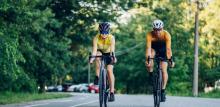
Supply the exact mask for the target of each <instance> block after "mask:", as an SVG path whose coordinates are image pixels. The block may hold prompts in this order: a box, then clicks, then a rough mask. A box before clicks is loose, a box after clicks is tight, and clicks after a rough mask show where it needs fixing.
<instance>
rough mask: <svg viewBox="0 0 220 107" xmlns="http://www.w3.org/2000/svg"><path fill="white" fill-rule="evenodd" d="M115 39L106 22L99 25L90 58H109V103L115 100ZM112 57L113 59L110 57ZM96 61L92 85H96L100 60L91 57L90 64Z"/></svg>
mask: <svg viewBox="0 0 220 107" xmlns="http://www.w3.org/2000/svg"><path fill="white" fill-rule="evenodd" d="M114 53H115V38H114V36H113V35H112V34H110V24H109V23H108V22H103V23H100V24H99V33H98V34H97V35H96V36H95V37H94V39H93V49H92V56H96V55H104V56H109V57H108V58H107V59H106V64H107V72H108V75H109V76H108V79H109V81H110V98H109V101H110V102H112V101H114V100H115V96H114V89H115V88H114V85H115V77H114V74H113V64H114V63H116V62H117V59H116V57H115V54H114ZM110 56H113V57H110ZM94 60H96V77H95V81H94V84H98V78H99V71H100V58H95V57H92V58H91V59H90V63H93V61H94Z"/></svg>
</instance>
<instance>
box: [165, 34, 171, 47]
mask: <svg viewBox="0 0 220 107" xmlns="http://www.w3.org/2000/svg"><path fill="white" fill-rule="evenodd" d="M166 48H167V49H168V48H169V49H171V36H170V33H169V32H166Z"/></svg>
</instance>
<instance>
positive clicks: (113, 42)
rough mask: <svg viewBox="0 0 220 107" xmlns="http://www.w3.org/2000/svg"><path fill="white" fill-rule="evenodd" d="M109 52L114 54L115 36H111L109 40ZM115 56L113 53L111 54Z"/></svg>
mask: <svg viewBox="0 0 220 107" xmlns="http://www.w3.org/2000/svg"><path fill="white" fill-rule="evenodd" d="M111 42H112V43H111V52H113V53H114V54H115V37H114V36H112V41H111ZM113 56H115V55H113Z"/></svg>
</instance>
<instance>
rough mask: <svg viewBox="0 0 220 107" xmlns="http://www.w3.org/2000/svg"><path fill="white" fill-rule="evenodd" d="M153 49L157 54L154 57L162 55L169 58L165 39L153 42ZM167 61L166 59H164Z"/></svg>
mask: <svg viewBox="0 0 220 107" xmlns="http://www.w3.org/2000/svg"><path fill="white" fill-rule="evenodd" d="M151 47H152V49H154V50H155V56H154V57H162V58H164V59H167V54H166V43H165V42H163V41H157V42H152V46H151ZM164 61H166V60H164Z"/></svg>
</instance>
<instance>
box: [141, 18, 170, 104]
mask: <svg viewBox="0 0 220 107" xmlns="http://www.w3.org/2000/svg"><path fill="white" fill-rule="evenodd" d="M146 42H147V43H146V59H147V58H154V57H155V55H157V56H159V57H162V58H164V59H169V60H168V64H169V65H170V67H174V62H173V60H172V50H171V36H170V34H169V33H168V32H167V31H166V30H164V29H163V22H162V21H161V20H154V21H153V30H152V31H150V32H148V33H147V35H146ZM145 63H146V66H147V70H148V72H149V76H150V82H151V83H152V82H153V76H152V75H153V65H154V63H153V60H150V62H149V63H148V60H146V62H145ZM168 64H167V60H164V61H161V62H160V66H161V67H162V78H163V85H162V90H161V101H162V102H165V100H166V94H165V88H166V84H167V80H168V74H167V65H168Z"/></svg>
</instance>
